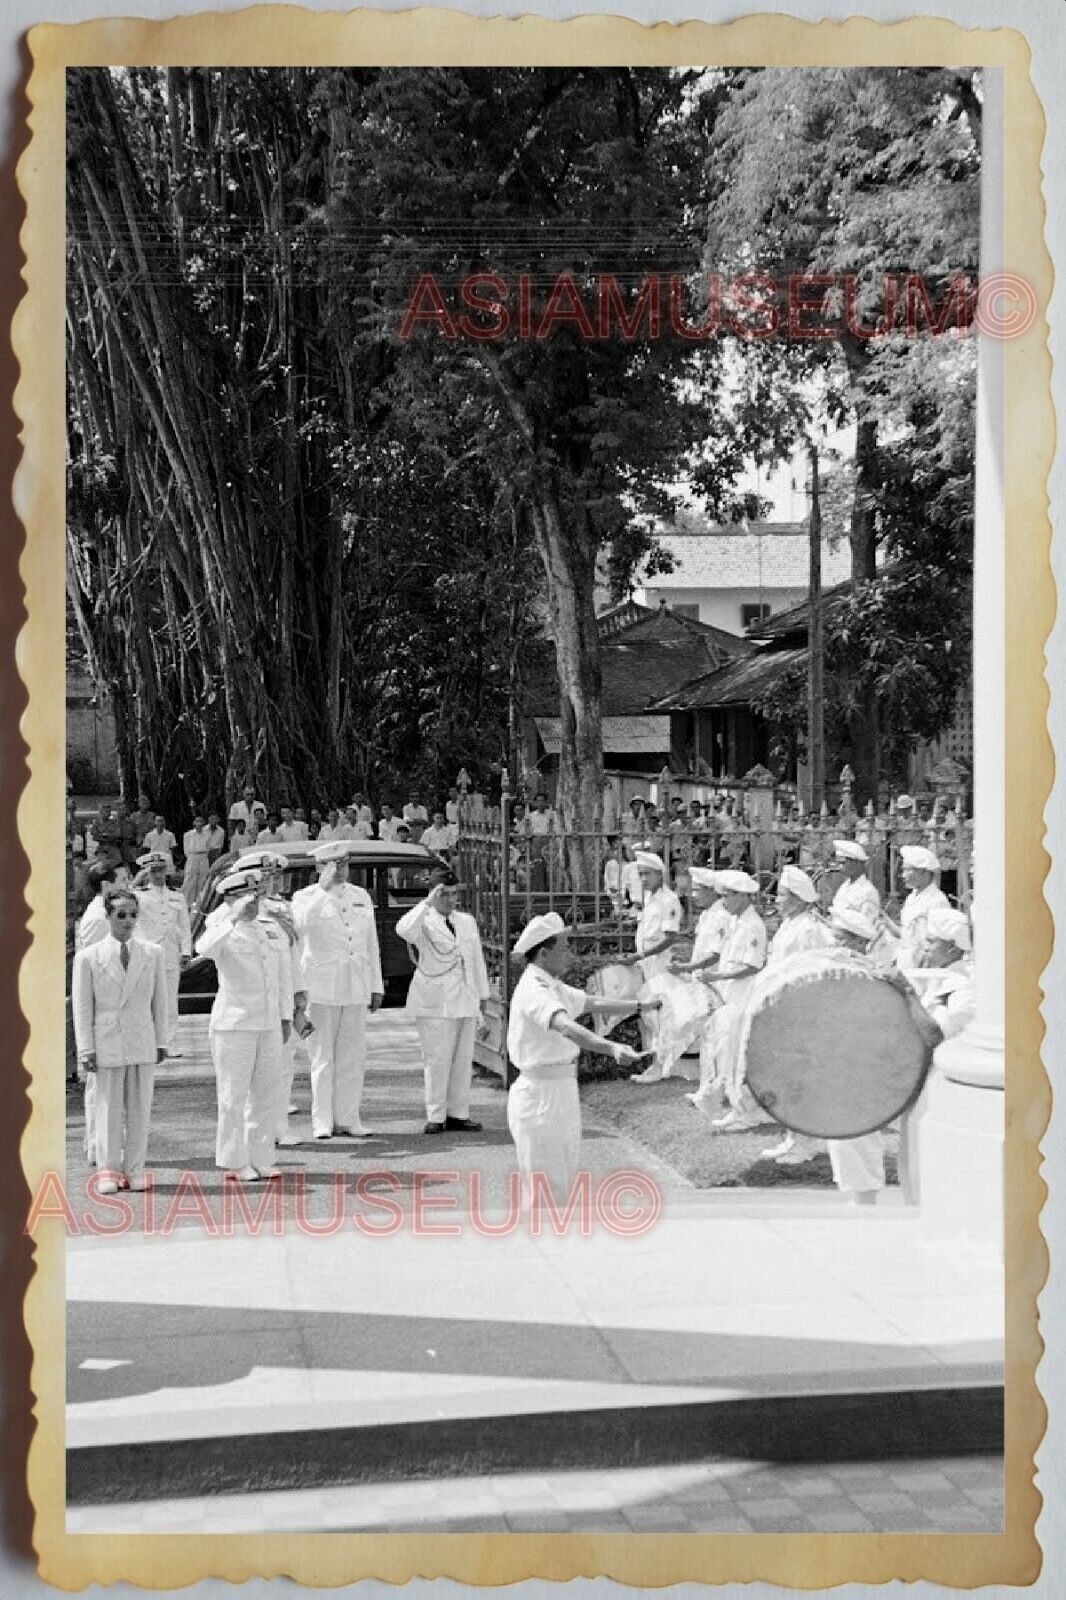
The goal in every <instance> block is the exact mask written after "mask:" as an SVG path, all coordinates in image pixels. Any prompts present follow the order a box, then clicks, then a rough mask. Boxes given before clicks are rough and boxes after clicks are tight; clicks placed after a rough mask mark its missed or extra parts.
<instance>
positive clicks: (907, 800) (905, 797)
mask: <svg viewBox="0 0 1066 1600" xmlns="http://www.w3.org/2000/svg"><path fill="white" fill-rule="evenodd" d="M913 805H914V801H913V800H912V799H911V797H910V795H909V794H898V795H897V796H896V810H897V811H910V809H911V807H912V806H913Z"/></svg>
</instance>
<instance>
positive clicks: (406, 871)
mask: <svg viewBox="0 0 1066 1600" xmlns="http://www.w3.org/2000/svg"><path fill="white" fill-rule="evenodd" d="M257 848H258V846H256V845H254V844H253V845H249V846H247V848H246V849H245V850H243V851H238V852H237V853H236V854H230V855H225V856H220V857H219V859H218V860H217V861H216V862H215V863H214V865H213V866H212V868H211V871H210V873H209V875H208V878H207V882H206V883H205V884H204V886H203V889H202V890H201V892H200V898H199V900H198V901H197V903H196V905H195V906H194V907H193V911H192V937H193V945H194V947H195V944H196V940H197V937H198V935H199V933H200V930H201V929H202V928H203V925H204V922H205V920H206V918H207V916H208V914H209V913H210V912H211V911H212V910H213V909H214V908H215V906H216V905H217V904H218V901H219V894H218V883H219V879H220V878H224V877H225V876H226V873H227V872H230V871H232V869H233V868H234V867H236V866H239V865H240V857H241V855H247V854H250V853H251V852H253V851H255V850H256V849H257ZM269 848H270V849H271V850H272V851H274V852H275V853H276V854H277V855H279V856H285V857H286V861H287V865H286V868H285V872H284V874H283V875H282V883H283V885H284V892H285V894H286V895H291V894H292V893H294V892H295V891H296V890H297V889H303V888H306V886H307V885H308V884H309V883H313V882H314V880H315V878H316V877H317V876H318V867H317V865H316V863H315V861H314V860H313V858H312V856H311V853H310V851H311V846H309V845H308V843H307V842H306V841H304V842H301V843H293V844H276V845H273V844H272V845H270V846H269ZM348 859H349V872H350V879H349V881H350V882H351V883H353V884H356V885H357V886H358V887H359V888H362V889H365V890H366V891H367V893H368V894H369V896H370V898H371V899H372V900H373V902H374V911H375V919H376V922H377V930H378V944H379V946H380V948H381V972H382V976H383V978H384V980H385V1004H386V1005H387V1006H400V1005H402V1004H403V1002H404V1000H405V999H406V997H407V989H408V985H409V984H410V982H411V974H412V972H413V971H414V968H413V966H412V964H411V958H410V956H409V955H408V952H407V946H406V945H405V944H404V942H403V940H402V939H398V938H397V937H396V923H397V920H398V918H400V917H402V916H403V914H404V912H405V911H408V910H409V909H410V908H411V906H413V905H416V904H417V903H418V901H419V900H422V899H424V898H425V896H426V895H427V894H428V892H429V876H430V873H431V872H433V870H434V869H435V868H437V867H444V866H446V865H447V863H446V862H445V861H443V860H442V859H441V857H440V856H438V855H434V853H433V851H432V850H427V849H426V848H425V847H424V846H423V845H420V844H389V843H387V842H386V841H384V840H377V839H365V840H364V839H353V840H352V841H351V853H350V855H349V858H348ZM217 988H218V973H217V971H216V969H215V963H214V962H213V961H211V960H210V959H208V958H207V957H205V956H195V955H194V956H193V958H192V961H191V962H190V964H189V966H188V967H186V969H185V971H184V972H183V973H182V975H181V983H180V986H179V989H178V1012H179V1014H180V1015H182V1016H185V1015H188V1014H190V1013H195V1012H203V1011H210V1009H211V1006H212V1004H213V1002H214V998H215V993H216V990H217Z"/></svg>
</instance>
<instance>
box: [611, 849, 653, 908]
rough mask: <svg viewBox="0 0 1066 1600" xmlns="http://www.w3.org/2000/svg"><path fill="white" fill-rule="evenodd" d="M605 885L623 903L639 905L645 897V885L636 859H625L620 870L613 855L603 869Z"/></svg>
mask: <svg viewBox="0 0 1066 1600" xmlns="http://www.w3.org/2000/svg"><path fill="white" fill-rule="evenodd" d="M603 887H604V888H605V889H606V890H607V893H608V894H611V895H615V896H617V897H618V898H619V899H620V900H621V901H622V902H623V904H628V905H631V906H639V905H640V904H641V902H642V901H643V899H644V885H643V884H642V883H641V881H640V871H639V869H638V867H637V864H636V862H635V861H623V862H622V864H621V870H619V864H618V861H617V859H616V857H614V856H612V857H611V858H610V860H609V861H608V862H607V863H606V865H605V866H604V869H603Z"/></svg>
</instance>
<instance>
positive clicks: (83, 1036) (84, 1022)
mask: <svg viewBox="0 0 1066 1600" xmlns="http://www.w3.org/2000/svg"><path fill="white" fill-rule="evenodd" d="M71 1009H72V1012H73V1020H74V1039H75V1043H76V1045H77V1050H78V1054H79V1055H88V1054H90V1052H91V1053H93V1054H95V1056H96V1064H97V1066H98V1067H133V1066H154V1065H155V1061H156V1055H157V1053H158V1051H159V1050H161V1049H162V1048H163V1047H164V1045H165V1043H166V1037H167V1026H168V1024H167V986H166V978H165V976H164V972H163V952H162V951H161V950H160V948H159V946H158V945H157V944H146V943H145V942H144V941H143V940H142V939H137V938H132V939H130V941H129V966H128V967H123V965H122V957H121V953H120V947H119V942H118V940H117V939H116V938H115V937H114V935H113V934H112V933H110V932H108V933H107V935H106V937H105V938H103V939H100V940H99V941H98V942H97V943H96V944H93V945H91V946H90V947H89V948H88V949H84V950H79V951H77V952H76V954H75V956H74V971H73V974H72V977H71Z"/></svg>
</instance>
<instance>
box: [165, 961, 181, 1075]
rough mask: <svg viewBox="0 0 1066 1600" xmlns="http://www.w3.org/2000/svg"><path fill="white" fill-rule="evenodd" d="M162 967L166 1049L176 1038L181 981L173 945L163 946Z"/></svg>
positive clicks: (179, 964)
mask: <svg viewBox="0 0 1066 1600" xmlns="http://www.w3.org/2000/svg"><path fill="white" fill-rule="evenodd" d="M163 965H164V971H165V974H166V985H167V1040H166V1044H167V1049H168V1050H169V1049H170V1047H171V1045H172V1044H173V1043H174V1041H175V1039H176V1038H177V1036H178V984H179V983H180V981H181V955H180V953H179V952H178V951H177V950H176V949H175V948H174V947H173V945H169V944H165V945H164V946H163Z"/></svg>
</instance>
